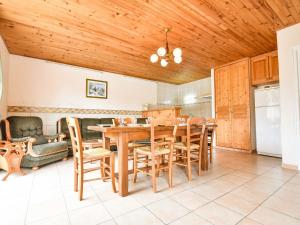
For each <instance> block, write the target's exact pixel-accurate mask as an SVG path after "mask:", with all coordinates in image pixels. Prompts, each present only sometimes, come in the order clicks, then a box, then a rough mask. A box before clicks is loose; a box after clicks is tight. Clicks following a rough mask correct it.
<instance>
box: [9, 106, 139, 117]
mask: <svg viewBox="0 0 300 225" xmlns="http://www.w3.org/2000/svg"><path fill="white" fill-rule="evenodd" d="M7 110H8V112H15V113H18V112H19V113H21V112H22V113H23V112H27V113H76V114H115V115H141V114H142V112H141V111H131V110H111V109H76V108H55V107H33V106H8V109H7Z"/></svg>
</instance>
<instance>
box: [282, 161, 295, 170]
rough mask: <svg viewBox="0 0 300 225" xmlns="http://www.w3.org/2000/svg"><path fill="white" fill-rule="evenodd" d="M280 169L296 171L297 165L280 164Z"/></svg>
mask: <svg viewBox="0 0 300 225" xmlns="http://www.w3.org/2000/svg"><path fill="white" fill-rule="evenodd" d="M281 167H282V168H285V169H289V170H298V166H297V165H292V164H287V163H282V164H281Z"/></svg>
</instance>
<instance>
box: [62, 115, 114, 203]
mask: <svg viewBox="0 0 300 225" xmlns="http://www.w3.org/2000/svg"><path fill="white" fill-rule="evenodd" d="M67 124H68V128H69V132H70V137H71V142H72V148H73V158H74V191H75V192H78V187H79V200H80V201H81V200H82V197H83V183H84V182H87V181H93V180H96V179H101V178H102V179H103V180H104V179H105V180H106V179H109V178H111V182H112V189H113V192H116V184H115V171H114V162H115V155H114V152H111V151H110V150H108V149H105V148H99V147H97V148H89V149H87V150H84V148H83V145H82V137H81V131H80V127H79V123H78V119H77V118H71V117H67ZM97 161H99V162H100V166H94V167H90V166H89V167H88V168H85V165H86V164H87V163H91V162H97ZM93 165H94V163H93ZM97 170H99V172H100V173H101V178H100V177H99V178H96V179H89V180H84V174H85V173H88V172H92V171H97ZM78 181H79V184H78Z"/></svg>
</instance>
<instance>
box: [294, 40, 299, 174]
mask: <svg viewBox="0 0 300 225" xmlns="http://www.w3.org/2000/svg"><path fill="white" fill-rule="evenodd" d="M293 64H294V73H295V75H296V77H297V86H298V88H297V91H298V101H297V102H298V106H297V109H298V112H297V136H298V140H300V45H298V46H295V47H294V48H293ZM297 145H298V146H297V149H300V142H299V141H298V142H297ZM298 170H300V153H298Z"/></svg>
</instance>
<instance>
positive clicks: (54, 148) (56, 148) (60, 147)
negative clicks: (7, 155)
mask: <svg viewBox="0 0 300 225" xmlns="http://www.w3.org/2000/svg"><path fill="white" fill-rule="evenodd" d="M67 149H68V146H67V142H66V141H60V142H51V143H48V142H47V144H40V145H34V146H33V147H32V151H33V152H34V154H36V155H39V156H44V155H49V154H55V153H58V152H62V151H66V150H67Z"/></svg>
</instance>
